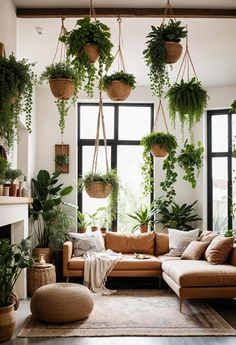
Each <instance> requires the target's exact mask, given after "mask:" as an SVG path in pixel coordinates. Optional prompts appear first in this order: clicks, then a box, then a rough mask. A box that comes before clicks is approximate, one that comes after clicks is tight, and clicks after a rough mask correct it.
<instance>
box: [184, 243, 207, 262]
mask: <svg viewBox="0 0 236 345" xmlns="http://www.w3.org/2000/svg"><path fill="white" fill-rule="evenodd" d="M208 246H209V243H208V242H199V241H192V242H190V243H189V245H188V246H187V248H186V249H185V251H184V252H183V254H182V256H181V260H199V259H200V258H201V256H202V254H203V253H204V252H205V250H206V248H207V247H208Z"/></svg>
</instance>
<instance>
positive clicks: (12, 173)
mask: <svg viewBox="0 0 236 345" xmlns="http://www.w3.org/2000/svg"><path fill="white" fill-rule="evenodd" d="M21 176H23V173H22V171H21V170H20V169H10V168H8V169H7V170H6V172H5V178H6V180H7V181H9V182H10V183H12V184H13V183H14V181H15V180H16V179H17V178H19V177H21Z"/></svg>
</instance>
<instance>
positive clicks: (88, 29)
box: [60, 17, 113, 98]
mask: <svg viewBox="0 0 236 345" xmlns="http://www.w3.org/2000/svg"><path fill="white" fill-rule="evenodd" d="M110 37H111V34H110V29H109V27H108V26H107V25H105V24H103V23H101V22H100V21H99V20H95V21H92V19H90V18H89V17H85V18H83V19H79V20H78V21H77V23H76V27H75V29H74V30H72V31H70V32H67V33H66V34H65V35H64V36H62V37H61V38H60V40H61V41H62V42H64V43H65V44H66V45H67V48H68V49H67V54H68V56H69V57H72V63H73V65H74V67H75V68H76V69H77V71H78V74H79V76H80V84H81V85H82V84H84V90H85V91H86V92H87V95H88V97H90V98H91V97H93V93H94V83H95V80H96V79H100V78H101V77H102V75H103V74H104V71H107V70H108V69H109V67H110V65H111V63H112V61H113V56H112V54H111V49H112V47H113V44H112V43H111V40H110ZM86 43H91V44H94V45H97V46H98V50H99V57H98V67H96V66H95V64H93V63H91V62H90V61H89V58H88V55H87V54H86V52H85V50H84V45H85V44H86Z"/></svg>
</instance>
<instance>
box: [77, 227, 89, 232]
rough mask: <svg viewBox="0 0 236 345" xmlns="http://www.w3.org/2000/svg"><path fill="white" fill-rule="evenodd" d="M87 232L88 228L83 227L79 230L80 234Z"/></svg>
mask: <svg viewBox="0 0 236 345" xmlns="http://www.w3.org/2000/svg"><path fill="white" fill-rule="evenodd" d="M86 231H87V228H86V227H81V228H79V232H80V233H81V234H83V233H85V232H86Z"/></svg>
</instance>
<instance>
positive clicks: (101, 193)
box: [85, 181, 112, 199]
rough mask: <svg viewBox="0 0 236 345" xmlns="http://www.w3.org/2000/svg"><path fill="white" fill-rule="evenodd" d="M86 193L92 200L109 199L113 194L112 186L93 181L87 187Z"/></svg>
mask: <svg viewBox="0 0 236 345" xmlns="http://www.w3.org/2000/svg"><path fill="white" fill-rule="evenodd" d="M85 189H86V192H87V193H88V195H89V196H90V197H91V198H97V199H102V198H107V197H108V195H109V194H111V192H112V184H111V183H104V182H101V181H93V182H90V183H89V184H88V186H86V188H85Z"/></svg>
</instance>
